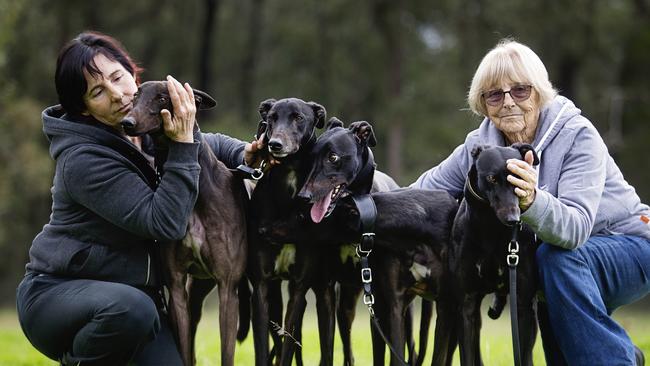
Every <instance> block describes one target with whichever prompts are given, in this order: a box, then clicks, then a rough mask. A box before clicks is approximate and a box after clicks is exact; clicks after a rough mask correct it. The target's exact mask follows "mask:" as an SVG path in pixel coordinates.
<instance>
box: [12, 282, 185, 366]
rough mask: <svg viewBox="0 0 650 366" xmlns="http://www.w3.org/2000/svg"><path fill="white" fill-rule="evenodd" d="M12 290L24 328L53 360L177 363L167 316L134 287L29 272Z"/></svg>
mask: <svg viewBox="0 0 650 366" xmlns="http://www.w3.org/2000/svg"><path fill="white" fill-rule="evenodd" d="M16 295H17V296H16V299H17V300H16V302H17V304H16V305H17V309H18V318H19V320H20V325H21V327H22V329H23V332H24V333H25V335H26V336H27V338H28V339H29V341H30V342H31V343H32V345H33V346H34V347H36V349H38V350H39V351H40V352H42V353H43V354H44V355H46V356H47V357H49V358H51V359H53V360H58V361H61V362H62V363H64V364H75V365H76V364H77V363H79V362H80V363H81V365H126V364H127V363H129V364H136V365H182V361H181V358H180V355H179V352H178V349H177V347H176V343H175V341H174V337H173V335H172V332H171V330H170V327H169V321H168V319H167V318H166V317H165V316H164V315H163V314H161V313H160V312H159V310H158V308H157V306H156V304H155V302H154V300H153V299H152V297H150V296H149V295H147V294H146V293H145V292H143V291H141V290H139V289H137V288H135V287H132V286H129V285H125V284H121V283H114V282H104V281H96V280H84V279H69V278H60V277H56V276H51V275H46V274H35V273H28V274H27V275H26V276H25V277H24V278H23V280H22V282H21V283H20V285H19V286H18V290H17V294H16Z"/></svg>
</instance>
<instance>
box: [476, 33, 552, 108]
mask: <svg viewBox="0 0 650 366" xmlns="http://www.w3.org/2000/svg"><path fill="white" fill-rule="evenodd" d="M504 80H510V81H513V82H517V83H522V84H530V85H532V86H533V89H535V92H536V93H537V103H538V105H539V107H540V108H542V107H543V106H544V105H545V104H546V103H548V102H550V101H551V100H553V98H555V96H556V95H557V90H555V88H553V85H552V84H551V81H550V80H549V79H548V72H547V71H546V67H545V66H544V63H543V62H542V60H540V58H539V56H537V54H536V53H535V52H533V50H531V49H530V48H529V47H528V46H526V45H523V44H521V43H519V42H516V41H514V40H513V39H509V38H506V39H502V40H501V41H499V43H498V44H497V45H496V46H495V47H494V48H493V49H491V50H490V52H488V53H487V54H486V55H485V57H483V60H481V63H480V64H479V65H478V68H477V69H476V73H474V78H473V79H472V85H471V86H470V88H469V93H468V94H467V103H468V104H469V107H470V109H471V110H472V112H474V113H476V114H477V115H479V116H487V107H486V106H485V101H484V100H483V97H482V94H483V93H485V92H486V91H488V90H490V89H492V88H494V87H495V85H500V83H501V82H503V81H504Z"/></svg>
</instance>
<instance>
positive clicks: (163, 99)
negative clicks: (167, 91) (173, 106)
mask: <svg viewBox="0 0 650 366" xmlns="http://www.w3.org/2000/svg"><path fill="white" fill-rule="evenodd" d="M158 103H160V104H165V103H167V97H165V96H160V97H158Z"/></svg>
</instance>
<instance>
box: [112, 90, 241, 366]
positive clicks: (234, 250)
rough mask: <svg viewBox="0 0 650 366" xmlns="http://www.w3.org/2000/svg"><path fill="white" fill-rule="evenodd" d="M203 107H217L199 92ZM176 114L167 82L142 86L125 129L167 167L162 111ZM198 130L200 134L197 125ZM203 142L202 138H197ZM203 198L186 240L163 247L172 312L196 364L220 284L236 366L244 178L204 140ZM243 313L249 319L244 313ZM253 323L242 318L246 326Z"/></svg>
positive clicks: (227, 360)
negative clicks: (205, 310) (151, 146)
mask: <svg viewBox="0 0 650 366" xmlns="http://www.w3.org/2000/svg"><path fill="white" fill-rule="evenodd" d="M194 97H195V100H196V105H197V108H198V109H208V108H212V107H214V106H215V105H216V102H215V101H214V99H212V98H211V97H210V96H209V95H207V94H206V93H204V92H201V91H198V90H194ZM162 109H167V110H169V111H173V110H174V109H173V107H172V103H171V99H170V97H169V94H168V91H167V83H166V82H163V81H148V82H145V83H143V84H142V85H140V87H139V88H138V92H137V94H136V99H135V101H134V103H133V109H132V110H131V111H130V112H129V114H128V115H127V116H126V117H125V119H124V121H123V122H122V125H123V127H124V129H125V132H126V133H127V134H129V135H132V136H137V135H143V134H149V135H150V136H152V137H153V139H154V143H155V145H156V146H155V148H156V165H157V166H158V167H159V168H160V169H162V167H164V160H165V159H166V147H167V144H168V142H169V140H168V139H167V137H166V136H165V135H164V133H163V130H162V119H161V117H160V111H161V110H162ZM196 127H197V130H198V126H196ZM195 136H196V137H199V138H201V139H202V140H203V137H202V136H201V135H200V134H195ZM199 164H200V165H201V174H200V177H199V196H198V199H197V202H196V205H195V207H194V210H193V212H192V216H191V217H190V220H189V228H188V232H187V235H186V236H185V238H184V239H183V240H182V241H181V242H178V243H164V244H163V245H161V246H160V248H161V250H162V257H163V259H164V264H165V267H164V269H163V270H164V272H165V278H166V281H167V285H168V287H169V294H170V306H169V313H170V319H171V321H172V326H173V329H174V331H175V336H176V340H177V342H178V343H179V347H180V350H181V356H182V358H183V363H184V364H185V365H187V366H189V365H193V364H194V363H195V354H194V337H195V335H196V328H197V325H198V322H199V320H200V318H201V310H202V306H203V300H204V299H205V297H206V296H207V295H208V293H209V292H210V291H211V290H212V289H213V288H214V287H215V285H218V288H219V325H220V326H219V329H220V332H221V364H222V365H234V358H235V338H236V335H237V319H238V317H239V315H238V313H239V311H238V310H239V299H238V293H237V288H238V285H239V283H240V280H241V279H242V277H243V275H244V271H245V268H246V251H247V248H248V244H247V237H246V235H247V233H246V218H245V206H246V197H245V193H244V187H243V183H242V181H241V179H238V178H236V177H234V176H233V174H232V173H231V172H230V171H229V170H228V169H227V168H226V166H225V165H224V164H223V163H222V162H220V161H219V160H217V158H216V156H215V155H214V153H213V152H212V150H211V149H210V147H208V146H207V143H206V142H205V141H204V140H203V141H202V143H201V148H200V149H199ZM242 315H246V316H247V315H248V314H247V313H246V312H243V313H242ZM248 322H249V319H248V318H247V317H246V318H245V319H240V324H241V325H242V326H243V327H247V324H248Z"/></svg>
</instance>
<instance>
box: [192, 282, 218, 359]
mask: <svg viewBox="0 0 650 366" xmlns="http://www.w3.org/2000/svg"><path fill="white" fill-rule="evenodd" d="M216 284H217V283H216V282H215V281H214V280H212V279H209V280H199V279H196V278H191V279H188V286H187V290H188V291H189V312H190V334H189V335H190V347H191V352H192V355H193V356H194V362H195V363H196V351H195V337H196V329H197V327H198V325H199V321H200V320H201V315H202V314H203V301H204V300H205V297H206V296H208V294H209V293H210V291H212V289H213V288H214V286H215V285H216Z"/></svg>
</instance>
